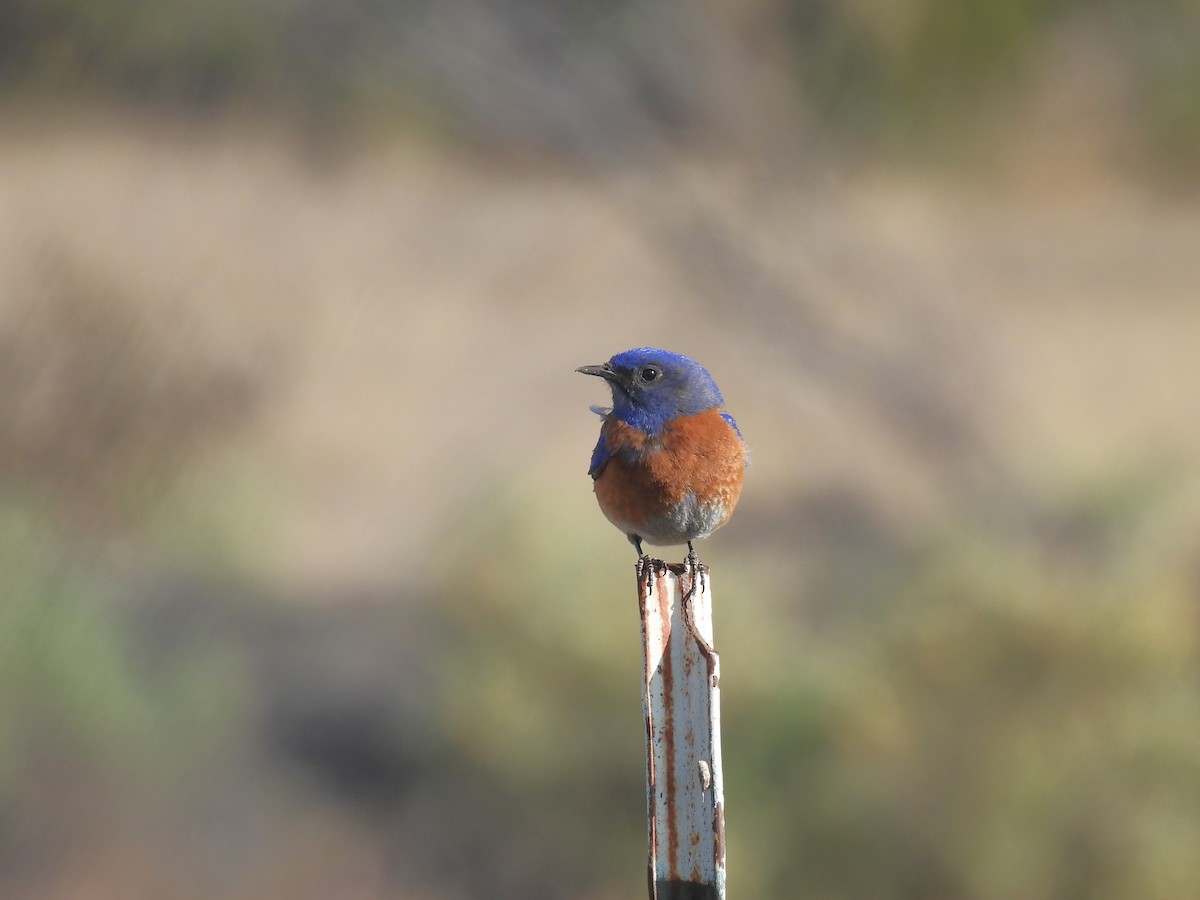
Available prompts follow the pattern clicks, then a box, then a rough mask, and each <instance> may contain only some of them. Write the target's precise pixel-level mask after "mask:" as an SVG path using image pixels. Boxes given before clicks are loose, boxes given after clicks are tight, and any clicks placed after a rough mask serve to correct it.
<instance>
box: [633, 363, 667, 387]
mask: <svg viewBox="0 0 1200 900" xmlns="http://www.w3.org/2000/svg"><path fill="white" fill-rule="evenodd" d="M661 377H662V369H660V368H659V367H658V366H643V367H642V370H641V371H640V372H638V380H639V381H644V382H645V383H646V384H649V383H650V382H652V381H656V380H658V379H659V378H661Z"/></svg>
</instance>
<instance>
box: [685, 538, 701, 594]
mask: <svg viewBox="0 0 1200 900" xmlns="http://www.w3.org/2000/svg"><path fill="white" fill-rule="evenodd" d="M687 545H688V555H687V559H686V562H687V565H688V568H689V569H691V570H692V587H693V590H694V589H695V587H696V586H697V585H699V586H700V588H701V589H702V590H703V588H704V581H703V579H704V575H703V573H702V572H701V570H700V557H699V556H697V555H696V548H695V547H693V546H692V542H691V541H688V542H687Z"/></svg>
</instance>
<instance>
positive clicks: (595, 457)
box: [588, 431, 612, 481]
mask: <svg viewBox="0 0 1200 900" xmlns="http://www.w3.org/2000/svg"><path fill="white" fill-rule="evenodd" d="M611 458H612V453H610V452H609V450H608V447H607V446H606V445H605V443H604V432H603V431H602V432H600V440H598V441H596V449H595V450H593V451H592V463H591V465H590V466H589V467H588V474H589V475H591V476H592V480H593V481H594V480H596V479H597V478H599V477H600V473H601V472H603V471H604V467H605V466H606V465H608V461H609V459H611Z"/></svg>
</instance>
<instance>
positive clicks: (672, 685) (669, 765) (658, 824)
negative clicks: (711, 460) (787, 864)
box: [638, 560, 725, 900]
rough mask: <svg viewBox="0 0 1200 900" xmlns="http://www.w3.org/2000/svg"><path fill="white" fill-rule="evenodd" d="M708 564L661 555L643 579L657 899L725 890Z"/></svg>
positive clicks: (715, 896)
mask: <svg viewBox="0 0 1200 900" xmlns="http://www.w3.org/2000/svg"><path fill="white" fill-rule="evenodd" d="M707 571H708V570H707V568H706V567H705V566H703V565H701V566H700V577H699V578H698V579H697V580H698V581H699V584H696V585H693V583H692V575H693V573H692V570H691V569H690V568H689V567H687V566H685V565H667V564H665V563H663V562H661V561H657V560H656V561H654V562H653V564H652V565H650V566H646V567H645V569H644V570H643V572H642V574H641V576H640V577H639V579H638V607H639V610H640V612H641V616H642V660H643V663H644V676H645V677H644V679H643V683H642V711H643V712H644V713H645V716H646V789H647V818H648V832H649V870H648V876H649V882H650V884H649V889H650V900H725V798H724V791H723V786H722V776H721V707H720V684H721V682H720V667H719V659H718V657H717V652H716V651H715V650H714V649H713V647H712V637H713V627H712V595H711V593H710V592H709V588H710V587H711V583H710V579H709V577H708V574H707Z"/></svg>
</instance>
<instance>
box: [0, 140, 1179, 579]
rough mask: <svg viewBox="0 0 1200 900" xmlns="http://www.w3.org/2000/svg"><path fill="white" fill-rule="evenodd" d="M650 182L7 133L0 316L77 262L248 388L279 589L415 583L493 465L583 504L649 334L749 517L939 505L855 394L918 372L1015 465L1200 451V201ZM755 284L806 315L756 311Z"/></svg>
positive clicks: (710, 178) (467, 161) (1014, 187)
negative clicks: (721, 417)
mask: <svg viewBox="0 0 1200 900" xmlns="http://www.w3.org/2000/svg"><path fill="white" fill-rule="evenodd" d="M670 163H671V164H670V165H668V166H664V167H663V168H661V169H659V170H658V171H657V172H656V173H650V174H649V175H647V174H646V173H638V172H632V173H631V172H628V171H625V172H615V173H604V174H597V173H585V174H580V173H571V172H563V171H560V170H553V169H551V168H537V167H529V166H524V167H522V166H517V165H514V164H501V163H497V162H494V161H487V160H480V159H478V158H473V157H470V156H467V155H463V154H459V153H454V152H449V151H446V152H442V151H440V150H438V149H437V148H431V147H426V146H409V145H393V146H381V147H376V148H372V149H364V150H360V151H356V152H353V153H348V154H347V155H346V156H344V157H342V158H339V159H336V160H329V159H314V158H310V157H307V156H305V154H304V153H303V152H302V151H300V150H297V149H296V147H295V146H293V145H292V144H290V143H289V142H288V141H287V140H286V139H283V138H281V137H279V136H273V135H267V134H262V133H256V132H254V131H253V130H252V129H247V128H229V129H216V130H207V131H206V130H189V129H182V130H172V129H167V128H163V127H151V126H148V125H145V124H140V123H130V122H127V121H114V122H100V123H93V124H91V125H89V126H78V125H75V126H71V127H66V126H64V127H42V128H25V129H23V130H22V129H9V130H8V132H7V135H6V137H4V138H3V141H2V142H0V167H2V168H3V170H4V172H5V173H6V178H5V179H4V181H3V183H2V184H0V211H2V216H0V273H3V274H2V275H0V279H2V281H0V298H2V303H3V309H2V310H0V312H2V313H3V314H4V315H5V316H6V319H5V321H6V322H7V323H8V325H7V329H8V331H7V333H8V336H9V339H10V340H14V341H17V342H18V343H19V342H20V341H21V340H22V339H24V338H29V337H30V335H31V332H29V331H22V330H21V329H22V327H24V326H21V325H20V324H19V322H20V321H21V320H20V318H19V316H18V314H19V313H20V311H21V310H23V309H28V308H29V303H28V301H29V300H30V299H31V298H38V297H42V296H45V295H46V292H47V290H48V287H47V285H48V284H50V287H51V288H53V283H54V282H55V279H60V280H61V277H62V276H61V273H62V271H67V270H69V271H70V272H71V273H72V274H71V278H72V279H75V281H76V282H79V283H83V284H92V285H95V286H98V287H97V288H96V289H95V291H93V292H92V293H89V292H88V291H87V290H86V289H82V290H81V289H79V288H78V285H77V286H76V288H74V289H73V290H75V292H76V293H77V294H79V295H80V296H79V297H77V298H76V299H74V300H73V301H72V302H75V303H78V304H101V305H102V304H112V303H114V302H115V301H114V300H113V298H114V297H117V298H119V303H120V305H121V307H122V310H123V311H122V312H121V315H125V316H129V317H131V318H129V321H128V322H127V324H126V326H125V327H126V330H127V331H128V332H129V334H135V335H137V336H138V337H137V340H138V341H139V342H141V343H139V344H138V346H142V345H143V344H144V345H146V346H152V347H153V348H154V349H153V354H154V357H155V359H156V360H160V361H162V362H161V365H158V367H157V368H155V369H154V371H156V372H159V373H167V375H169V377H171V378H174V379H176V380H182V381H184V382H186V381H188V380H189V379H190V378H191V376H190V374H189V371H190V370H188V369H187V367H186V366H180V365H177V364H176V363H177V362H178V360H180V359H185V360H204V361H205V364H206V366H207V367H208V370H211V371H215V372H224V373H237V378H238V379H241V381H239V382H238V383H244V384H253V386H254V388H253V390H254V391H255V392H256V393H255V396H259V397H260V398H261V399H260V401H259V405H258V407H257V409H258V413H257V418H256V419H255V425H254V427H253V431H252V435H251V442H252V445H253V446H254V447H255V448H256V451H257V452H259V453H261V454H262V456H263V457H264V458H266V459H268V460H269V461H270V465H271V469H272V470H273V472H274V473H275V477H278V478H279V479H280V480H281V482H282V483H283V484H284V485H285V486H286V495H287V503H286V516H285V524H284V525H283V526H282V527H283V533H282V534H280V535H279V536H278V540H279V542H280V544H281V552H280V554H279V557H278V558H279V560H280V563H279V565H278V568H277V570H276V571H275V572H274V573H273V575H272V577H275V578H279V579H282V580H284V581H289V582H297V583H300V582H312V581H313V580H317V581H320V582H336V583H373V582H377V581H383V580H386V579H390V578H394V577H396V576H397V575H405V574H407V575H410V576H415V575H418V574H419V572H420V570H421V567H422V561H423V560H424V559H426V558H427V555H428V554H429V553H430V551H431V550H432V549H433V548H434V543H435V541H436V540H437V538H438V536H439V535H441V534H443V533H445V531H446V530H447V529H449V528H451V527H452V526H453V516H456V515H460V514H461V510H462V509H463V507H462V506H461V504H462V502H463V501H464V499H465V498H466V497H468V496H470V495H471V493H472V492H478V491H483V490H486V485H487V484H488V483H490V482H491V481H492V480H493V479H508V478H513V477H526V476H529V477H536V478H537V479H538V480H539V482H540V483H541V484H543V485H544V486H545V487H547V488H548V489H549V490H552V491H555V492H557V493H560V494H562V495H563V496H569V495H571V493H572V492H573V493H575V494H578V495H579V498H580V499H579V503H580V514H581V515H590V514H592V510H591V509H590V499H589V498H588V497H587V493H588V485H587V482H586V479H585V478H584V476H583V470H584V468H585V462H586V458H587V454H588V451H589V449H590V446H591V442H592V440H593V431H594V427H595V423H594V421H593V420H592V418H591V417H590V416H589V415H588V413H587V412H586V406H587V404H588V403H591V402H598V401H600V400H601V399H602V398H601V397H599V396H597V395H596V391H595V387H596V386H595V385H593V384H591V383H585V382H584V381H583V380H582V379H578V380H577V379H576V377H574V376H573V375H572V372H571V370H572V369H573V368H574V367H575V366H576V365H579V364H582V363H586V362H595V361H599V360H602V359H604V358H606V357H607V356H608V355H610V354H611V353H613V352H615V351H617V350H620V349H624V348H626V347H629V346H634V345H641V344H647V343H650V344H661V345H668V346H671V347H674V348H678V349H680V350H682V351H685V352H688V353H691V354H693V355H695V356H696V357H698V358H700V359H701V360H703V361H704V362H705V363H706V364H708V365H709V367H710V368H711V369H712V370H713V371H714V372H715V373H716V375H717V376H718V379H719V381H720V382H721V384H722V386H723V388H724V389H725V392H726V395H727V397H728V398H729V400H730V403H731V406H732V407H733V409H734V410H735V412H736V413H737V415H738V417H739V420H740V421H742V423H743V426H744V431H745V432H746V434H747V436H748V438H749V440H750V441H751V443H752V445H753V450H754V455H755V466H756V468H755V471H754V472H753V476H752V478H751V479H750V481H749V486H748V493H747V496H746V498H745V505H746V508H747V509H749V510H753V509H754V508H755V507H756V506H759V507H762V508H767V509H769V508H772V507H773V506H777V505H778V504H779V503H780V502H786V498H787V497H789V496H792V495H793V494H794V492H796V491H802V492H803V491H811V490H818V489H820V488H822V487H823V486H831V485H833V486H836V485H839V484H853V485H854V486H855V489H856V490H858V491H860V492H862V493H865V494H866V495H868V496H869V497H871V498H872V499H873V500H874V501H877V502H878V503H879V505H880V507H881V508H882V509H885V510H888V511H889V514H891V515H896V516H900V517H902V518H914V519H917V520H920V519H921V518H923V517H925V516H927V515H928V514H929V513H930V512H931V511H936V510H937V509H939V508H940V505H941V504H942V502H943V501H944V499H945V494H946V486H945V485H944V484H943V483H942V482H941V480H940V477H939V476H940V470H941V468H942V465H941V460H939V459H938V458H937V453H936V452H934V451H935V450H936V449H937V448H938V447H939V446H940V444H939V441H940V438H939V436H938V432H936V431H934V432H931V433H932V435H933V437H932V439H926V440H917V441H906V440H905V439H904V436H903V426H902V425H901V426H899V427H898V426H897V423H896V422H895V421H889V415H888V402H887V401H886V399H885V400H884V401H882V402H881V401H880V400H879V398H878V397H875V398H874V399H873V400H872V398H871V397H864V394H870V393H871V392H872V390H873V387H872V386H873V385H875V384H878V383H887V382H888V381H896V380H898V379H899V380H903V378H905V377H907V374H913V375H919V376H920V377H919V378H916V379H915V380H914V382H913V385H914V386H915V387H914V390H913V391H910V393H915V394H918V395H919V394H920V392H921V391H922V390H923V388H922V385H930V386H933V387H934V388H935V389H936V392H937V393H938V394H939V395H940V396H941V397H942V399H943V400H945V404H946V409H948V410H949V411H950V415H951V417H952V418H953V419H954V420H955V421H957V422H959V423H965V427H966V428H967V429H968V430H969V431H970V433H972V434H974V435H977V436H978V439H979V440H981V441H982V443H983V445H985V446H986V447H987V448H988V449H989V453H990V454H991V455H992V456H993V457H994V458H995V459H997V460H999V462H1000V464H1001V467H1002V468H1005V469H1007V470H1010V471H1011V470H1016V471H1019V472H1025V473H1029V472H1032V473H1033V474H1034V475H1035V476H1036V475H1039V474H1040V473H1051V474H1054V473H1070V472H1073V471H1075V470H1083V471H1102V470H1104V469H1106V468H1108V467H1120V466H1122V465H1124V464H1126V463H1127V462H1128V461H1130V460H1137V459H1141V458H1145V457H1147V456H1150V455H1157V456H1162V457H1168V458H1169V457H1174V458H1183V459H1188V458H1190V457H1191V456H1192V455H1194V453H1195V452H1196V450H1197V446H1198V445H1200V417H1197V416H1196V415H1195V398H1196V396H1197V395H1198V394H1200V363H1198V362H1197V359H1198V357H1197V354H1196V352H1195V339H1196V335H1197V334H1200V303H1197V302H1196V293H1195V292H1196V285H1197V284H1200V255H1197V253H1196V247H1197V246H1200V206H1198V205H1196V204H1194V203H1188V202H1184V201H1181V200H1179V199H1177V198H1174V197H1168V196H1162V195H1160V194H1155V193H1152V192H1149V191H1143V190H1140V189H1138V188H1136V187H1132V186H1130V185H1127V184H1116V183H1112V182H1105V181H1102V180H1093V181H1090V182H1089V183H1088V184H1087V185H1086V188H1084V187H1081V185H1080V184H1079V183H1078V180H1077V179H1076V180H1072V181H1071V182H1070V187H1069V189H1064V191H1062V192H1061V193H1059V194H1056V193H1055V192H1054V190H1053V189H1052V188H1051V189H1048V188H1046V187H1045V183H1046V182H1047V181H1052V180H1053V179H1052V177H1046V176H1041V177H1039V178H1037V179H1024V180H1023V179H1021V178H1012V177H1001V178H998V179H997V183H996V184H994V185H986V184H973V185H971V186H969V187H964V186H963V183H962V182H961V181H955V180H951V179H944V180H941V181H936V180H930V179H915V178H913V177H907V176H904V175H900V174H897V173H888V172H868V173H849V174H846V173H843V177H841V179H840V180H838V181H835V182H832V183H821V184H819V185H818V184H814V183H813V182H812V181H808V180H803V179H798V178H795V177H792V176H791V175H787V174H781V173H775V174H772V175H770V176H763V175H762V174H756V173H754V172H751V171H749V170H747V169H746V168H744V167H741V166H739V165H736V164H730V163H728V162H715V161H711V160H710V161H701V162H697V161H691V162H689V163H686V164H685V163H684V162H683V161H675V160H672V161H670ZM1022 184H1026V185H1029V184H1032V185H1036V186H1037V187H1036V189H1034V188H1033V187H1026V188H1022ZM712 223H716V224H718V225H719V226H720V227H721V229H722V235H723V236H722V237H721V238H720V240H721V241H723V242H724V244H723V245H721V246H724V247H725V248H726V249H728V247H729V246H732V247H733V248H734V249H735V250H736V252H737V253H738V254H740V257H739V258H740V259H742V260H743V261H749V269H748V271H747V272H741V273H740V274H738V273H735V275H734V276H733V277H732V278H731V279H729V280H728V281H727V282H721V281H720V280H719V277H713V276H710V274H709V272H708V269H706V266H707V265H709V264H710V263H711V260H709V259H707V258H705V252H704V250H703V248H701V249H700V250H697V249H696V247H694V246H692V245H690V244H689V243H688V241H689V239H690V238H691V237H693V236H695V235H696V234H702V233H704V229H705V228H706V227H707V226H708V225H710V224H712ZM764 272H765V273H767V275H768V277H769V278H770V279H771V280H773V281H774V283H776V284H778V285H782V286H783V288H782V292H781V293H780V296H782V297H783V298H784V301H787V300H788V298H792V299H793V300H794V301H795V303H796V308H795V309H784V310H783V311H782V312H781V311H780V309H778V308H772V307H771V305H770V301H769V299H768V300H763V299H762V297H761V296H759V294H758V290H759V288H760V286H761V284H760V281H759V275H760V274H761V273H764ZM718 276H720V277H725V276H722V275H720V273H718ZM697 279H699V282H698V281H697ZM739 284H740V285H741V286H742V287H744V291H742V290H739V289H738V287H739ZM708 288H712V289H713V292H712V293H711V294H710V295H709V296H707V297H705V296H704V290H706V289H708ZM35 305H36V304H35ZM784 306H786V302H785V303H784ZM80 313H81V315H86V316H101V313H100V312H99V311H98V310H85V309H83V307H82V306H81V307H80ZM14 322H16V323H18V324H15V325H14V324H13V323H14ZM813 330H816V331H818V332H821V333H822V334H824V335H825V337H826V338H828V344H827V346H840V347H843V348H847V347H848V348H849V349H848V351H847V352H845V353H842V355H841V356H839V357H837V360H836V364H834V365H832V366H830V367H827V368H822V367H821V364H820V363H819V362H818V363H814V362H813V358H812V357H811V356H810V355H808V351H807V349H806V348H808V347H809V346H810V344H811V342H812V334H811V333H810V332H811V331H813ZM818 346H819V345H818ZM18 349H19V348H18ZM112 352H113V356H114V358H116V357H119V356H120V355H121V353H122V349H121V348H119V347H118V348H114V349H113V351H112ZM879 360H883V361H884V364H882V365H881V366H879V367H878V368H879V371H880V372H881V373H882V376H881V378H882V381H875V382H872V381H869V380H868V381H863V379H862V373H863V372H866V371H868V370H870V369H871V367H872V366H875V365H876V363H877V362H878V361H879ZM858 363H861V371H859V369H858ZM163 377H167V376H163ZM247 389H248V388H247ZM164 396H172V395H169V394H167V395H164ZM165 414H166V413H165V412H164V415H165ZM194 414H195V415H196V416H200V417H202V418H206V417H208V416H209V415H210V411H208V409H207V407H197V408H196V411H195V413H194ZM212 415H213V416H214V421H216V420H217V418H219V416H217V413H216V412H215V411H214V412H212ZM5 424H6V427H8V426H9V425H11V423H5ZM203 430H204V429H202V428H201V429H195V431H196V432H197V433H195V434H193V432H192V431H186V432H184V435H185V438H186V439H187V440H193V439H195V440H199V434H198V432H200V431H203ZM931 448H933V449H932V450H931ZM163 452H166V451H165V450H164V451H163ZM78 464H79V465H83V463H78ZM780 498H784V500H781V499H780ZM748 518H749V517H748ZM618 545H619V542H614V550H613V553H614V555H615V554H616V553H618V552H621V551H622V550H623V549H624V548H622V547H619V546H618Z"/></svg>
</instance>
